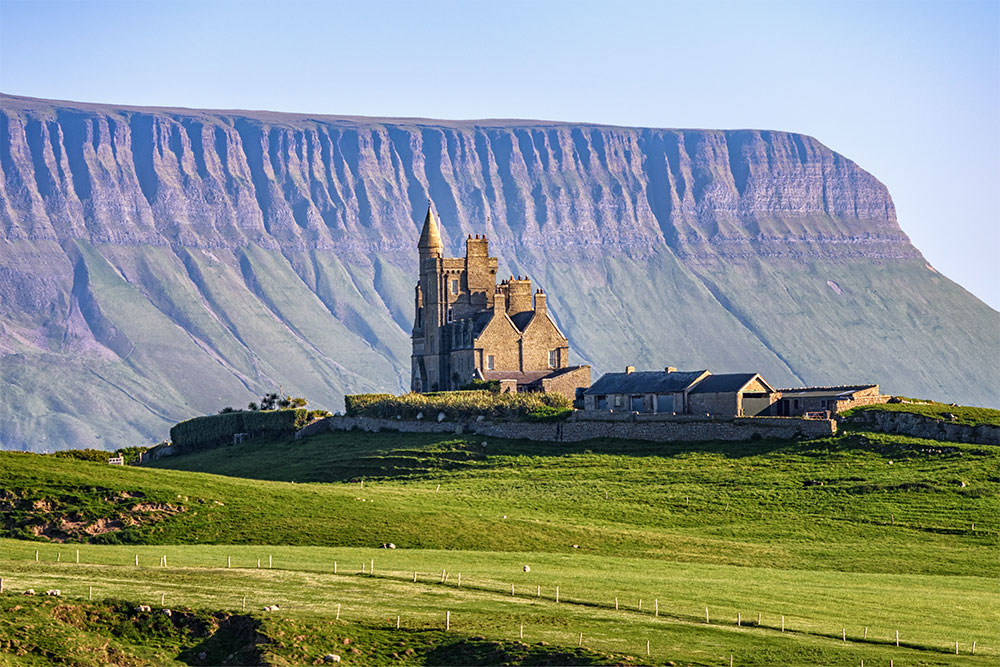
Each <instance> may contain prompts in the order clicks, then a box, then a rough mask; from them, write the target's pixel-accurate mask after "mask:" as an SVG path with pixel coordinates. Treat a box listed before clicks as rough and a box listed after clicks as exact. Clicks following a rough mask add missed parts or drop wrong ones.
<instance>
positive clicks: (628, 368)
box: [625, 366, 635, 375]
mask: <svg viewBox="0 0 1000 667" xmlns="http://www.w3.org/2000/svg"><path fill="white" fill-rule="evenodd" d="M632 373H635V366H626V367H625V374H626V375H630V374H632Z"/></svg>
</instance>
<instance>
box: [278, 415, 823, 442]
mask: <svg viewBox="0 0 1000 667" xmlns="http://www.w3.org/2000/svg"><path fill="white" fill-rule="evenodd" d="M601 414H602V415H603V416H604V417H605V418H604V419H598V418H597V415H583V414H581V413H577V414H576V415H574V418H573V419H571V420H569V421H564V422H544V423H536V422H489V421H477V420H471V421H451V422H449V421H440V422H439V421H423V420H420V421H415V420H405V419H373V418H370V417H327V418H326V419H323V420H320V421H318V422H316V423H314V424H310V425H309V426H307V427H306V428H304V429H302V430H301V431H299V432H298V433H297V434H296V436H295V437H296V438H301V437H308V436H310V435H316V434H317V433H321V432H323V431H325V430H328V431H352V430H361V431H368V432H373V433H377V432H379V431H399V432H402V433H451V434H458V435H461V434H463V433H470V434H475V435H484V436H491V437H494V438H506V439H511V440H518V439H524V440H540V441H548V442H578V441H581V440H591V439H594V438H619V439H622V440H650V441H653V442H685V441H687V442H698V441H707V440H750V439H753V438H758V437H759V438H781V439H789V438H822V437H828V436H831V435H833V434H834V433H836V431H837V425H836V422H834V421H833V420H830V419H798V418H795V417H737V418H731V417H718V418H714V419H713V418H706V417H685V416H677V417H668V416H666V415H653V414H651V415H642V414H630V413H611V414H609V413H601Z"/></svg>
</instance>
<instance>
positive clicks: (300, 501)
mask: <svg viewBox="0 0 1000 667" xmlns="http://www.w3.org/2000/svg"><path fill="white" fill-rule="evenodd" d="M482 442H486V446H485V447H483V446H482ZM0 461H2V463H3V464H4V465H3V467H2V468H0V476H2V478H3V483H4V488H5V489H6V490H7V493H8V494H14V495H16V496H17V497H18V498H19V499H20V500H19V501H18V502H20V505H18V507H20V508H21V509H16V510H15V511H12V512H10V513H9V514H8V515H7V516H6V517H5V525H4V530H5V531H6V534H7V535H11V536H14V535H16V536H19V537H22V538H23V537H24V533H25V531H26V530H28V528H26V527H25V525H26V524H25V525H22V524H24V522H25V521H27V520H30V519H31V510H30V507H31V506H33V504H34V503H36V502H41V501H44V502H45V503H46V505H45V506H46V507H50V508H51V509H52V511H53V512H54V513H55V515H59V513H60V512H62V513H63V516H67V517H70V518H73V517H77V518H79V517H78V515H83V514H86V515H87V516H88V517H91V518H92V517H96V516H97V515H98V514H100V512H101V511H102V507H103V508H105V511H111V510H113V509H114V508H115V507H117V505H115V504H114V503H108V502H104V501H103V500H102V499H106V498H109V497H111V498H120V497H121V494H126V495H127V496H128V501H127V503H131V502H138V501H139V500H141V502H142V503H144V504H157V503H160V504H172V505H173V506H175V507H182V508H183V511H180V512H178V513H176V514H172V515H169V516H168V515H163V516H161V517H160V518H159V519H157V520H155V521H151V522H150V523H148V524H147V525H144V526H140V527H135V528H134V529H133V530H123V531H119V533H118V534H117V535H116V536H114V537H106V536H104V535H99V536H96V537H95V538H92V539H93V540H97V541H100V540H105V541H114V540H118V541H129V542H131V543H128V544H96V543H78V542H74V541H71V542H65V543H61V544H57V543H52V542H51V541H40V540H28V539H2V540H0V576H2V577H3V578H4V586H5V588H6V589H7V596H5V598H4V599H3V604H4V605H7V606H8V607H9V605H10V604H12V601H11V600H12V599H11V597H10V595H12V594H19V593H20V592H21V591H22V590H24V589H26V588H34V589H35V590H36V591H44V590H46V589H49V588H58V589H60V590H61V591H62V593H63V597H62V598H60V602H59V603H58V604H56V603H53V602H51V601H46V602H45V603H44V604H43V603H42V602H40V601H38V600H37V598H36V599H31V598H26V597H21V598H18V599H17V600H16V602H17V603H18V604H19V605H20V606H21V607H22V611H20V612H18V613H28V610H29V609H34V610H35V612H37V613H38V614H39V619H41V618H43V617H44V616H45V613H48V612H46V611H45V609H44V608H42V607H44V605H45V604H48V605H50V606H51V605H55V606H58V605H59V604H62V605H67V604H73V605H84V606H86V605H101V604H104V602H103V601H104V600H106V599H108V600H115V599H119V600H127V601H130V602H132V603H135V604H149V605H151V606H153V607H154V609H158V608H160V607H161V606H166V607H168V608H172V609H179V608H191V609H194V610H225V611H226V613H227V614H233V615H234V618H236V617H239V618H244V617H246V618H250V619H253V622H254V623H259V627H258V629H257V632H259V633H260V634H261V636H263V637H266V642H265V643H261V645H260V647H259V649H260V651H261V656H262V660H264V661H266V662H267V663H268V664H308V663H310V662H313V661H314V660H316V659H317V658H318V657H320V656H322V655H323V654H325V653H329V652H333V653H337V654H339V655H341V656H342V659H343V661H344V663H345V664H390V663H393V664H395V663H397V662H400V661H402V662H410V663H412V664H456V662H458V663H465V664H497V663H499V662H505V663H508V664H615V663H630V662H631V663H636V664H664V665H665V664H670V663H674V664H692V665H728V664H729V660H730V657H731V656H732V660H733V664H736V665H778V664H781V665H809V664H844V665H859V664H860V663H861V661H862V660H864V661H865V663H866V664H868V665H883V664H884V665H888V664H889V663H890V661H892V662H893V664H894V665H945V664H970V665H973V664H984V665H986V664H994V663H996V662H997V661H998V660H1000V632H998V630H997V628H998V627H1000V586H998V585H997V584H998V575H1000V562H998V561H1000V559H998V558H997V554H998V544H1000V541H998V534H1000V518H998V517H1000V511H998V510H1000V501H998V490H1000V478H998V477H997V474H998V473H997V470H998V468H1000V466H998V461H1000V456H998V452H997V451H996V449H995V448H989V447H984V446H976V445H951V444H944V445H943V444H942V443H937V442H930V441H920V440H914V439H912V438H903V437H898V436H888V435H879V434H871V433H863V432H851V433H846V434H843V435H841V436H839V437H837V438H831V439H826V440H817V441H809V442H781V441H775V442H768V441H758V442H754V443H739V444H732V443H730V444H723V443H698V444H685V445H653V444H650V443H622V442H615V441H592V442H588V443H580V444H578V445H575V444H574V445H564V444H544V443H528V442H514V441H502V440H488V441H487V440H482V439H479V438H476V439H475V440H469V439H467V438H466V439H463V438H461V437H441V436H424V435H404V434H395V433H383V434H360V433H347V434H329V435H323V436H317V437H315V438H311V439H308V440H304V441H289V442H277V443H262V442H261V443H247V444H246V445H243V446H237V447H228V448H223V449H219V450H213V451H208V452H204V453H201V454H195V455H189V456H185V457H178V458H176V459H173V460H164V461H162V462H160V463H159V464H158V466H162V468H158V469H153V468H138V469H136V468H125V469H123V468H118V467H111V466H102V465H100V464H94V463H85V462H79V461H71V460H66V459H56V458H53V457H42V456H35V455H14V454H3V455H0ZM166 466H170V467H172V468H174V469H172V470H168V469H165V467H166ZM181 468H184V470H182V469H181ZM210 473H216V474H210ZM139 494H141V497H140V495H139ZM127 503H126V504H127ZM119 504H120V503H119ZM108 508H110V509H108ZM115 511H117V510H115ZM74 512H76V513H77V514H76V515H74V514H73V513H74ZM111 535H115V534H111ZM390 542H391V543H393V544H394V545H395V546H396V547H397V548H395V549H384V548H379V547H380V546H381V545H382V544H387V543H390ZM36 550H37V552H38V556H37V558H38V560H37V561H36V560H35V558H36V556H35V553H36ZM77 550H79V558H80V562H79V563H77V562H76V558H77ZM164 557H165V563H164V560H162V559H163V558H164ZM136 558H138V562H139V565H138V566H136V564H135V563H136ZM526 565H527V566H528V567H529V570H530V571H525V570H524V566H526ZM372 566H374V571H372ZM414 578H416V581H414ZM512 586H513V594H512V590H511V587H512ZM557 596H558V601H557ZM161 600H162V605H161ZM640 600H641V602H640ZM108 604H111V603H108ZM271 604H278V605H279V606H280V610H279V611H278V612H263V611H262V609H263V607H264V606H265V605H271ZM39 605H41V607H39ZM640 605H641V607H640ZM616 606H617V608H616ZM706 607H707V609H708V620H707V622H706ZM338 611H339V618H338ZM94 613H95V614H96V612H94ZM199 613H200V612H199ZM397 617H398V619H399V624H400V629H399V630H398V631H397V630H396V622H397ZM758 618H759V619H760V620H759V623H758ZM446 619H447V623H448V625H449V628H448V629H447V630H446V629H445V625H446ZM39 623H40V627H41V625H42V624H41V621H39ZM782 623H784V629H783V630H782ZM51 625H52V624H51V623H50V624H49V625H47V626H45V627H49V626H51ZM3 628H4V626H2V625H0V641H3V640H5V639H6V640H7V641H10V639H9V637H10V632H12V631H8V630H4V629H3ZM522 628H523V630H522ZM897 631H898V632H899V646H898V647H897V646H896V632H897ZM46 632H47V631H46ZM53 632H55V631H54V630H53ZM67 632H68V633H69V634H68V635H67V636H72V634H73V633H72V631H69V630H67ZM522 632H523V635H522V634H521V633H522ZM5 633H6V635H7V636H6V637H5V636H4V635H5ZM37 634H38V635H39V636H40V637H41V636H46V635H45V633H44V632H42V631H41V630H39V632H38V633H37ZM581 636H582V639H581ZM522 637H523V639H522ZM344 639H349V640H350V641H351V643H350V644H344V643H343V640H344ZM19 641H22V644H23V640H19ZM51 641H53V642H56V639H52V640H51ZM65 641H66V642H68V641H69V640H68V639H67V640H65ZM178 641H179V640H178ZM646 642H649V654H648V655H647V653H646V651H647V648H646ZM956 642H958V654H956V652H955V650H956V649H955V643H956ZM973 642H975V654H973V653H972V651H973ZM56 643H58V642H56ZM170 646H171V647H172V648H171V650H172V651H173V656H174V657H173V658H171V659H173V660H179V659H180V658H179V657H178V656H181V657H183V656H188V657H186V658H184V660H187V663H186V664H198V663H197V661H196V660H195V661H192V659H189V658H190V655H191V654H190V651H189V652H188V653H185V652H184V651H185V650H188V649H185V648H184V647H182V646H180V645H179V644H177V645H173V644H171V645H170ZM161 648H162V647H161ZM349 648H350V649H353V650H348V649H349ZM130 650H131V649H130ZM143 650H145V649H142V650H140V649H134V650H132V655H133V656H134V655H138V654H140V653H142V651H143ZM163 651H166V652H165V653H164V652H163ZM126 652H128V651H126ZM167 653H170V651H168V650H167V649H166V648H163V650H162V651H161V652H160V653H159V654H158V656H159V657H158V658H157V659H158V660H160V661H162V660H163V659H164V656H165V655H167ZM236 653H237V654H239V652H238V651H237V652H236ZM26 655H27V654H26ZM227 655H228V654H227ZM222 657H226V656H222ZM220 659H221V658H220ZM0 660H2V659H0ZM0 664H4V663H3V662H0ZM6 664H15V663H11V662H8V663H6ZM18 664H20V663H18ZM42 664H44V663H42ZM93 664H99V663H96V662H95V663H93ZM136 664H140V663H136ZM149 664H156V662H155V660H154V661H153V662H151V663H149ZM229 664H237V662H230V663H229Z"/></svg>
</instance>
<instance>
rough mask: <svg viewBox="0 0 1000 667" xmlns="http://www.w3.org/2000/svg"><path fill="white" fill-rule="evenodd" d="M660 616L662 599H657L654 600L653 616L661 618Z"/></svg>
mask: <svg viewBox="0 0 1000 667" xmlns="http://www.w3.org/2000/svg"><path fill="white" fill-rule="evenodd" d="M659 615H660V599H659V598H655V599H654V600H653V616H659Z"/></svg>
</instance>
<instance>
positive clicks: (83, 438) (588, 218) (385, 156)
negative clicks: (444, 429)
mask: <svg viewBox="0 0 1000 667" xmlns="http://www.w3.org/2000/svg"><path fill="white" fill-rule="evenodd" d="M254 114H256V116H254ZM289 118H291V119H292V120H294V123H293V122H292V120H289ZM461 123H468V121H461V122H459V121H442V122H436V121H435V122H433V123H432V122H427V123H424V122H423V121H422V120H421V121H420V122H416V121H413V122H409V121H407V120H406V119H403V120H397V119H377V120H373V119H362V120H356V119H352V118H351V117H323V116H320V115H316V114H312V115H308V114H283V113H278V112H246V113H244V112H208V111H201V110H185V109H180V110H178V109H169V108H152V109H148V108H143V107H123V106H117V105H96V104H90V103H62V102H56V101H47V100H34V99H30V98H18V97H14V96H9V95H0V277H2V278H3V280H2V281H0V334H2V335H0V382H3V383H4V386H5V388H6V389H7V391H8V392H10V393H11V394H12V395H15V396H19V397H24V398H25V400H27V401H28V402H29V404H30V405H31V406H32V408H31V410H30V411H28V412H29V413H28V414H25V410H15V409H12V408H9V407H8V408H6V409H4V408H2V407H0V444H2V445H3V446H4V447H7V448H25V447H35V448H41V447H43V446H47V445H40V444H39V442H38V441H37V440H36V439H35V438H34V437H33V436H32V435H31V434H33V433H40V434H42V436H41V437H43V438H45V439H46V441H48V440H53V441H56V442H62V441H67V443H68V441H73V442H72V444H76V445H83V444H88V445H98V446H100V445H101V444H102V442H101V441H102V440H103V437H100V438H99V437H98V436H102V433H103V432H104V429H108V430H109V431H110V432H111V433H114V434H115V435H114V436H113V437H115V438H128V439H129V440H128V441H122V442H114V443H108V447H109V448H113V447H111V446H112V445H115V446H123V445H124V444H136V443H135V442H133V441H132V440H149V439H158V438H160V437H162V435H164V434H165V432H166V428H168V427H169V423H167V422H168V421H170V420H179V419H182V418H185V417H188V416H191V415H193V414H198V413H201V412H212V411H215V410H217V409H219V408H221V407H223V406H224V405H229V404H236V405H240V404H243V403H246V402H248V401H249V400H251V399H252V398H253V397H254V396H255V395H258V394H259V393H261V392H263V391H269V390H272V389H276V388H278V387H283V388H285V389H287V390H289V391H294V392H296V393H299V394H305V395H307V396H309V397H310V398H312V400H313V401H314V402H316V403H320V404H321V405H322V406H323V407H330V408H332V409H334V410H336V409H338V407H339V401H340V400H341V399H340V397H341V396H342V395H343V393H348V392H351V391H376V390H401V389H403V388H404V387H405V386H407V385H408V381H407V379H406V378H407V375H408V367H409V327H410V323H411V320H412V298H413V296H412V288H413V287H412V284H411V283H414V282H415V280H416V274H415V267H416V252H415V244H416V238H417V236H418V232H419V229H418V223H419V221H420V220H421V219H422V216H423V212H424V210H425V208H426V205H427V200H428V199H431V200H432V201H433V202H434V206H435V209H436V210H437V212H438V214H439V217H440V218H441V220H442V236H443V237H444V241H445V245H446V249H447V251H448V252H449V253H451V254H457V253H458V252H459V248H458V246H460V244H461V240H462V239H464V238H465V236H466V235H467V234H470V233H484V232H485V233H486V234H487V235H488V236H489V237H490V240H491V244H492V248H491V253H492V254H494V255H497V256H498V257H499V258H500V260H501V270H502V271H504V272H505V273H506V272H510V273H514V274H529V275H531V276H532V278H533V280H534V281H535V282H536V283H538V284H540V285H543V286H544V287H545V288H546V291H547V292H548V293H549V295H550V296H549V299H550V303H551V307H552V311H553V313H554V315H555V317H556V318H557V321H558V323H559V325H560V327H561V328H562V329H563V331H565V332H566V333H567V335H568V336H569V338H570V341H571V346H572V348H573V349H574V352H575V353H577V357H578V360H579V361H583V362H589V363H592V364H593V365H594V366H595V371H600V370H609V369H612V368H615V367H619V366H622V365H625V364H632V365H640V366H641V365H644V364H645V365H647V366H652V367H659V366H663V365H666V364H668V363H669V364H670V365H674V366H684V365H691V366H699V367H702V366H708V367H710V368H712V369H713V370H717V371H720V372H721V371H730V370H732V371H744V370H760V371H761V372H763V373H764V375H765V377H768V379H769V381H773V382H776V383H778V384H787V385H790V384H797V383H799V382H800V381H801V382H807V383H815V384H828V383H836V382H845V381H880V382H882V384H883V386H884V388H885V389H886V390H888V391H892V392H894V393H902V394H906V395H928V397H931V398H944V399H950V400H957V401H961V402H972V403H982V404H987V405H997V404H998V403H1000V401H998V398H997V397H998V396H1000V387H998V383H997V380H996V379H995V378H994V377H992V375H991V373H990V366H991V364H992V367H993V368H996V367H997V363H996V361H997V352H996V350H997V349H998V348H1000V336H998V335H997V330H998V329H1000V327H998V326H997V325H998V324H1000V319H998V314H997V312H996V311H994V310H992V309H990V308H989V307H988V306H986V305H985V304H983V303H982V302H981V301H979V300H978V299H976V298H975V297H974V296H973V295H971V294H969V293H968V292H967V291H965V290H963V289H962V288H961V287H960V286H958V285H956V284H954V283H952V282H951V281H949V280H947V278H945V277H944V276H941V275H940V274H938V273H937V272H935V271H934V270H933V268H932V267H930V265H929V264H927V263H926V260H925V259H924V258H923V256H922V255H921V254H920V252H919V251H918V250H917V249H916V248H914V247H913V246H912V244H911V243H910V241H909V239H908V237H907V236H906V234H905V233H904V232H903V230H902V229H901V228H900V226H899V224H898V222H897V220H896V215H895V207H894V206H893V204H892V199H891V197H890V196H889V193H888V190H887V189H886V187H885V186H884V185H883V184H882V183H881V182H879V181H878V179H877V178H875V177H874V176H872V175H871V174H869V173H868V172H866V171H864V170H863V169H861V168H860V167H858V166H857V165H856V164H855V163H853V162H852V161H850V160H849V159H848V158H846V157H844V156H842V155H840V154H838V153H836V152H834V151H832V150H830V149H829V148H827V147H826V146H824V145H823V144H822V143H820V142H819V141H817V140H815V139H813V138H811V137H808V136H806V135H799V134H794V133H787V132H777V131H768V130H754V131H750V130H670V129H653V128H627V127H617V126H602V125H597V124H572V123H559V122H555V121H549V122H547V121H540V122H537V123H535V122H533V121H532V122H531V123H532V124H525V125H523V126H516V127H515V126H500V125H496V126H487V125H480V126H467V125H461ZM526 123H527V121H526ZM835 288H836V289H835ZM975 360H979V362H976V361H975ZM983 360H985V362H986V363H983ZM32 366H38V367H40V368H41V369H42V370H41V372H40V373H36V374H35V376H34V377H33V376H32V374H31V373H30V372H28V369H30V368H31V367H32ZM95 373H96V376H99V377H101V378H105V379H104V380H98V381H96V382H98V385H94V384H93V382H95V381H94V380H93V378H94V377H95ZM112 379H114V382H112ZM59 382H61V383H64V384H65V385H66V387H67V389H66V390H65V391H66V392H67V393H68V395H69V396H74V395H75V396H80V397H84V399H85V401H86V402H88V403H89V404H88V405H86V406H83V407H81V406H79V405H73V401H72V400H71V399H69V398H68V396H64V395H63V394H62V392H61V391H60V390H59V389H58V387H57V386H56V385H57V384H58V383H59ZM101 382H106V386H105V388H106V389H108V390H109V391H112V392H118V391H121V393H122V395H124V396H128V399H127V403H126V404H127V405H128V408H127V410H125V412H126V413H127V416H126V417H125V419H115V420H114V423H111V422H112V420H111V417H110V411H109V410H108V408H107V406H102V405H101V403H102V400H103V399H102V393H101V390H99V389H98V386H104V385H100V383H101ZM116 385H117V386H119V387H124V388H125V389H122V390H118V389H111V388H112V387H113V386H116ZM129 434H131V435H129ZM63 446H68V444H66V445H63Z"/></svg>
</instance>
